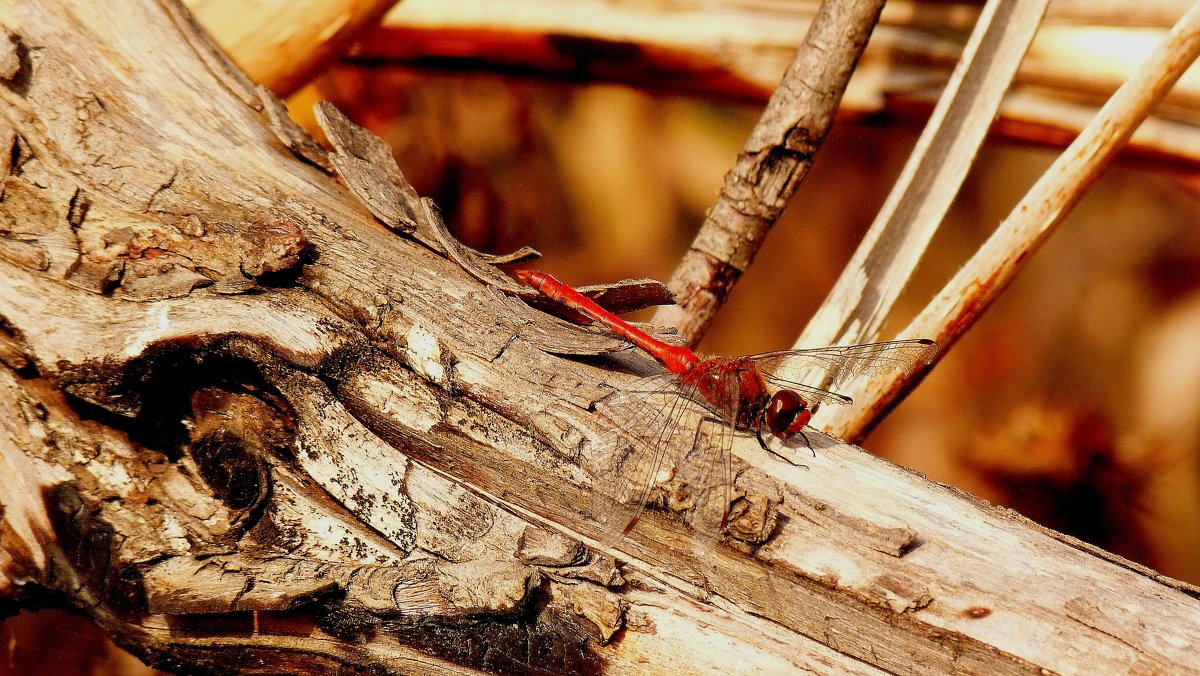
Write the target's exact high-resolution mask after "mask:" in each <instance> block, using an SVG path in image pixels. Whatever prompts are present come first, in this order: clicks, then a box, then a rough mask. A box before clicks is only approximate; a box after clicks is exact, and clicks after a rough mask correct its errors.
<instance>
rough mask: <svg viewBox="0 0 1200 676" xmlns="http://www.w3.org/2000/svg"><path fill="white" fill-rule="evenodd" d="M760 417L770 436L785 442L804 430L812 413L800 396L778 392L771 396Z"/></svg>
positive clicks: (789, 391) (791, 392) (782, 391)
mask: <svg viewBox="0 0 1200 676" xmlns="http://www.w3.org/2000/svg"><path fill="white" fill-rule="evenodd" d="M762 417H763V423H765V424H766V427H767V429H768V430H770V432H771V434H773V435H775V436H777V437H779V438H780V439H783V440H784V441H787V440H788V439H791V438H792V437H793V436H795V435H796V433H797V432H799V431H800V430H802V429H804V426H805V425H807V424H808V421H809V420H810V419H811V418H812V411H810V410H809V408H808V402H806V401H804V399H803V398H802V397H801V396H800V395H798V394H796V393H795V392H793V391H791V390H779V391H778V392H776V393H775V394H773V395H771V400H770V401H769V402H767V407H766V408H765V409H763V413H762Z"/></svg>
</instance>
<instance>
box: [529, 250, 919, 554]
mask: <svg viewBox="0 0 1200 676" xmlns="http://www.w3.org/2000/svg"><path fill="white" fill-rule="evenodd" d="M515 274H516V276H517V278H518V279H520V280H521V281H522V282H524V283H526V284H528V285H529V286H531V287H533V288H534V289H536V290H537V291H538V292H540V293H541V294H542V295H544V296H547V297H548V298H550V299H552V300H554V301H557V302H558V303H560V304H562V305H564V306H566V307H568V308H570V309H571V310H574V311H575V312H577V313H579V314H581V315H583V316H584V317H587V318H588V319H591V320H593V321H596V322H599V323H601V324H603V325H604V326H606V327H608V328H609V329H611V330H612V331H614V332H615V333H617V334H619V335H621V336H623V337H624V338H626V339H628V340H629V341H630V342H632V343H633V344H635V345H637V346H638V347H640V348H641V349H643V350H645V351H646V352H647V353H649V354H650V355H651V356H653V357H654V358H655V359H656V360H658V361H659V362H660V363H661V364H662V365H663V366H664V367H666V369H667V373H664V374H660V375H656V376H650V377H648V378H644V379H643V380H641V381H639V382H638V383H636V384H635V385H634V386H633V387H632V388H629V389H626V390H621V391H618V392H616V393H614V394H613V395H610V396H609V397H606V398H605V399H603V400H601V401H599V402H597V409H598V410H599V411H600V413H601V414H603V415H604V416H605V417H607V418H608V419H609V420H610V421H611V422H612V423H613V425H614V427H615V428H616V429H617V430H618V431H619V432H620V433H621V434H622V436H624V437H625V438H626V439H627V440H628V441H629V444H628V445H627V448H626V449H625V453H624V455H623V456H621V457H620V458H619V459H618V460H617V461H616V462H614V463H612V467H611V468H609V469H607V470H604V471H601V472H599V476H597V477H596V478H595V481H596V486H595V487H594V492H595V493H596V494H597V498H598V499H597V501H596V508H595V509H594V510H593V511H594V512H595V514H594V516H595V517H596V518H597V520H598V521H600V523H601V524H602V525H604V526H605V529H606V536H607V537H606V538H605V539H606V540H607V541H608V542H610V543H611V542H615V541H616V540H618V539H620V538H621V537H623V536H625V535H628V534H629V532H630V531H632V530H633V528H634V526H636V525H637V522H638V518H639V517H640V516H641V513H642V510H643V509H645V506H646V503H647V502H648V501H649V500H650V497H651V493H652V491H653V489H654V486H655V485H656V484H657V483H658V482H659V481H660V480H661V479H662V477H660V473H662V472H671V473H673V474H674V477H675V478H677V479H679V480H680V481H681V482H682V483H684V484H686V485H688V486H689V487H690V489H691V490H690V494H691V499H692V500H693V501H694V502H693V504H690V505H689V507H690V511H691V524H692V527H693V528H695V529H696V530H697V531H698V532H700V533H701V534H702V535H703V536H705V540H706V541H707V542H709V543H711V542H715V540H716V539H718V538H719V537H720V535H721V533H722V532H724V530H725V527H726V526H727V525H728V524H729V517H730V506H731V502H732V495H731V490H732V484H733V481H732V479H733V477H732V475H731V470H730V447H731V446H732V444H733V438H734V434H735V431H747V432H749V431H753V432H754V434H755V436H756V437H757V439H758V443H759V445H761V446H762V447H763V448H764V449H765V450H768V451H771V452H773V453H776V454H779V455H781V456H782V457H784V458H785V459H786V458H787V456H786V455H784V454H783V453H781V452H780V449H778V448H772V446H771V442H775V443H776V445H777V446H778V445H780V444H782V445H787V444H788V443H789V442H791V441H792V440H793V438H794V437H795V436H796V435H800V437H801V438H803V439H804V441H805V445H806V446H808V448H809V449H811V448H812V445H811V444H809V443H808V438H807V437H806V436H805V435H804V432H803V429H804V426H805V425H807V424H808V422H809V420H810V419H811V418H812V415H813V407H814V406H817V405H819V404H849V403H852V402H851V399H850V398H849V397H846V396H843V395H840V394H837V393H835V392H831V391H829V390H826V389H822V388H820V387H813V386H810V385H804V384H803V383H801V382H799V379H800V378H809V377H814V375H815V377H816V378H819V379H820V382H821V383H822V384H823V385H825V386H826V387H836V386H837V385H838V384H840V383H842V382H845V381H847V380H849V379H851V378H853V377H855V376H858V375H863V374H870V375H873V374H877V373H885V372H890V371H900V372H905V373H908V372H912V371H915V370H916V369H919V368H922V367H924V366H926V365H928V364H929V363H930V362H931V361H933V357H934V355H936V354H937V350H938V346H937V343H934V342H933V341H932V340H923V339H919V340H896V341H891V342H886V343H868V344H863V345H842V346H835V347H822V348H815V349H808V350H781V351H778V352H765V353H762V354H755V355H748V356H743V357H701V356H699V355H697V354H696V353H695V352H693V351H691V350H689V349H687V348H686V347H680V346H677V345H671V344H669V343H665V342H663V341H661V340H658V339H656V338H654V337H652V336H650V335H649V334H647V333H645V332H644V331H641V330H640V329H638V328H637V327H635V326H632V325H630V324H629V323H628V322H625V321H624V320H622V319H621V318H619V317H617V316H616V315H614V314H612V313H611V312H609V311H607V310H605V309H604V308H602V307H600V306H599V305H597V304H596V303H595V302H594V301H592V300H591V299H590V298H588V297H586V296H584V295H583V294H581V293H579V292H578V291H576V290H575V289H573V288H571V287H570V286H568V285H566V284H564V283H563V282H560V281H559V280H557V279H555V278H554V277H552V276H550V275H548V274H545V273H542V272H534V271H532V270H518V271H517V272H516V273H515ZM810 382H815V381H810ZM672 454H673V455H672Z"/></svg>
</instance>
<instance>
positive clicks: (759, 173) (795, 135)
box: [654, 0, 883, 345]
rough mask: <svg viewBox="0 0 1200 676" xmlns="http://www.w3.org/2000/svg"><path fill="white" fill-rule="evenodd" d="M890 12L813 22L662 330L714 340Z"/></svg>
mask: <svg viewBox="0 0 1200 676" xmlns="http://www.w3.org/2000/svg"><path fill="white" fill-rule="evenodd" d="M882 8H883V2H880V1H877V0H855V1H854V2H836V1H834V0H829V1H827V2H825V3H824V4H822V6H821V11H820V12H819V13H818V14H817V16H816V17H815V18H814V19H813V22H812V25H811V26H810V27H809V30H808V34H807V35H806V36H805V38H804V43H803V44H802V45H801V46H800V49H799V51H797V53H796V58H795V59H794V60H793V61H792V64H791V66H789V67H788V70H787V73H785V74H784V76H783V81H782V82H781V83H780V85H779V88H778V89H776V90H775V93H774V94H772V95H771V100H770V101H769V102H768V103H767V107H766V110H764V111H763V114H762V117H761V118H759V121H758V124H756V125H755V127H754V131H752V132H751V133H750V138H749V139H747V140H746V145H745V146H744V147H743V149H742V152H741V153H739V154H738V158H737V161H736V163H735V164H734V167H733V168H732V169H730V170H729V172H728V173H727V174H725V182H724V185H723V186H722V188H721V194H720V196H719V197H718V198H717V203H716V204H715V205H713V208H712V209H711V210H709V212H708V215H707V216H706V217H705V219H704V223H703V225H701V226H700V232H699V233H697V234H696V238H695V240H693V242H692V245H691V247H690V248H689V249H688V251H687V253H685V254H684V257H683V260H682V261H680V263H679V265H678V266H677V267H676V268H675V272H674V274H673V275H672V276H671V281H670V283H669V286H670V287H671V290H672V291H674V292H675V294H676V301H677V303H678V304H677V305H675V306H667V307H663V308H661V309H659V311H658V312H657V313H656V314H655V317H654V320H655V322H656V323H658V324H661V325H666V326H672V327H675V328H677V329H678V330H679V333H680V336H681V337H682V338H683V340H684V342H685V343H687V344H688V345H695V344H696V343H697V342H699V340H700V338H701V337H702V336H703V335H704V331H705V329H707V328H708V324H709V323H710V322H711V321H712V319H713V317H714V316H715V315H716V311H717V309H719V308H720V306H721V303H722V302H724V300H725V297H726V296H727V295H728V294H729V291H730V290H731V289H732V288H733V285H734V284H735V283H736V282H737V280H738V278H739V277H740V276H741V274H742V272H743V271H745V270H746V268H747V267H749V265H750V262H751V261H752V260H754V255H755V253H757V252H758V248H759V247H760V246H762V242H763V239H764V238H766V236H767V233H768V232H769V231H770V229H771V226H773V225H774V224H775V220H776V219H777V218H779V215H780V214H781V213H783V209H784V207H785V206H787V203H788V200H789V199H790V198H791V196H792V193H793V192H794V191H795V190H796V186H797V185H799V183H800V181H801V179H803V178H804V175H805V174H806V173H807V172H808V168H809V167H810V166H811V164H812V156H813V154H814V153H815V152H816V151H817V149H818V148H819V147H820V146H821V143H822V142H823V141H824V140H825V135H826V134H827V133H828V132H829V128H830V127H831V126H832V124H833V117H834V113H835V112H836V111H837V108H838V105H839V103H840V102H841V100H842V93H843V92H844V91H845V89H846V83H847V82H849V80H850V75H851V73H853V72H854V66H855V65H856V64H857V63H858V58H859V56H861V55H862V51H863V49H864V48H865V47H866V44H867V38H868V37H870V35H871V30H872V29H873V28H874V27H875V22H876V21H877V20H878V19H879V12H880V11H881V10H882Z"/></svg>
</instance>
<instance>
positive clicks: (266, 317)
mask: <svg viewBox="0 0 1200 676" xmlns="http://www.w3.org/2000/svg"><path fill="white" fill-rule="evenodd" d="M131 21H136V22H137V25H138V27H139V30H138V31H137V33H136V35H137V36H139V37H138V38H137V39H132V38H131V37H130V36H131V35H133V33H131V31H129V30H128V27H129V25H130V22H131ZM0 23H2V24H3V27H4V29H5V36H6V38H5V42H4V44H6V45H7V50H0V66H3V64H9V65H8V66H3V72H0V79H2V83H0V139H3V143H4V148H5V149H6V150H7V152H5V153H0V158H4V164H3V166H2V168H3V170H4V171H3V176H4V183H3V187H4V192H3V200H0V320H2V323H0V329H2V330H0V356H2V357H3V360H4V367H3V368H0V469H2V470H3V471H0V505H2V506H3V514H2V517H3V521H2V522H0V604H3V605H2V606H0V607H2V608H3V609H4V611H6V612H8V611H12V610H14V609H16V608H24V607H34V606H36V605H46V604H63V605H70V606H73V607H75V608H78V609H79V610H81V611H83V612H85V613H87V614H88V615H90V616H91V617H93V618H94V619H95V620H96V621H97V622H99V623H100V624H101V626H103V627H104V628H105V630H106V631H108V632H109V633H110V634H112V635H113V636H114V637H116V638H117V639H118V640H119V642H120V643H122V644H123V645H124V646H126V647H128V648H130V649H132V650H133V651H134V652H136V653H137V654H139V655H141V656H142V657H143V658H145V659H147V660H149V661H151V662H153V663H155V664H158V665H161V666H163V667H165V668H169V669H180V670H187V671H211V672H218V673H225V672H227V671H228V669H229V666H230V665H237V666H238V667H239V668H241V669H243V670H245V671H254V670H259V671H263V672H270V673H279V672H288V673H326V672H329V671H332V670H334V669H337V668H341V667H345V668H347V669H351V668H352V669H355V670H362V671H367V670H383V671H387V672H394V673H433V672H438V673H449V672H454V673H462V672H463V671H466V670H468V669H479V670H491V671H543V672H554V673H563V672H573V671H584V670H598V669H610V670H617V671H625V672H634V671H645V670H647V669H650V670H655V669H657V670H666V669H680V668H682V669H693V670H697V671H701V670H708V671H718V670H723V671H729V670H737V671H751V670H755V669H758V670H761V671H765V672H772V673H778V672H781V671H785V670H789V669H798V670H804V669H807V670H810V671H814V672H820V673H838V672H855V673H861V672H862V671H863V670H870V669H872V668H877V669H882V670H887V671H893V672H899V673H917V672H945V671H951V670H963V671H975V672H984V673H1035V672H1038V671H1040V670H1042V669H1049V670H1054V671H1082V670H1087V669H1093V668H1096V666H1097V665H1103V666H1104V667H1105V668H1106V669H1108V670H1112V671H1120V670H1125V671H1128V670H1135V669H1141V670H1150V671H1159V672H1172V671H1183V670H1185V669H1187V668H1189V667H1190V666H1191V660H1192V658H1193V655H1192V649H1191V646H1193V645H1196V643H1197V642H1198V641H1200V621H1198V620H1197V617H1200V612H1197V610H1198V609H1200V601H1197V596H1200V593H1198V592H1197V590H1196V589H1194V588H1192V587H1189V586H1187V585H1184V584H1182V583H1179V582H1175V581H1172V580H1169V579H1164V578H1162V577H1160V576H1158V575H1157V574H1155V573H1153V572H1152V571H1148V570H1145V569H1143V568H1140V567H1138V566H1136V565H1134V564H1131V563H1129V562H1126V561H1123V560H1120V559H1117V558H1116V557H1112V556H1111V555H1107V554H1105V553H1103V552H1099V551H1097V550H1094V549H1092V548H1090V547H1088V546H1086V545H1084V544H1082V543H1079V542H1077V541H1075V540H1072V539H1070V538H1066V537H1064V536H1061V535H1058V534H1055V533H1052V532H1049V531H1046V530H1044V529H1041V528H1039V527H1037V526H1035V525H1033V524H1030V523H1029V522H1027V521H1026V520H1024V519H1022V518H1020V517H1017V516H1016V515H1014V514H1012V513H1011V512H1008V511H1006V510H1001V509H997V508H994V507H992V506H990V505H986V504H983V503H981V502H979V501H976V500H974V499H972V498H970V497H968V496H965V495H962V494H960V493H957V492H955V491H953V490H951V489H947V488H945V487H941V486H937V485H934V484H931V483H929V482H927V481H925V480H923V479H921V478H920V477H917V476H915V475H913V474H912V473H910V472H907V471H905V470H903V469H900V468H897V467H895V466H893V465H891V464H889V463H887V462H885V461H882V460H879V459H876V458H873V457H871V456H869V455H867V454H865V453H862V452H861V451H859V450H857V449H854V448H852V447H848V446H845V445H842V444H839V443H837V442H834V441H833V440H831V439H828V438H827V437H823V436H820V435H812V439H813V441H814V444H815V446H816V456H815V457H814V458H812V459H811V460H808V461H807V465H808V466H807V467H797V466H794V465H790V464H788V463H785V462H783V461H782V460H779V459H777V458H775V457H774V456H768V455H767V454H766V453H764V452H763V451H761V449H759V447H758V446H757V444H756V443H755V442H754V441H753V440H746V439H738V440H737V443H736V446H735V452H736V453H737V456H738V458H737V460H736V472H737V495H736V498H737V499H736V502H735V503H734V505H733V506H734V513H735V519H734V520H733V522H732V523H731V524H730V528H729V534H728V535H727V536H726V538H725V539H724V541H723V542H721V543H720V544H718V545H717V546H716V548H715V549H714V550H713V551H712V552H711V553H707V554H701V553H697V551H696V550H695V549H694V548H693V547H692V545H691V538H690V532H689V530H688V528H687V526H686V525H685V524H684V523H683V521H685V520H686V518H687V516H688V510H689V508H690V505H691V504H693V500H694V498H695V497H696V495H695V493H696V491H697V490H702V489H697V488H695V487H689V486H687V485H683V484H680V483H679V482H678V481H674V480H673V479H672V478H671V477H663V484H662V485H661V486H659V487H658V488H659V490H657V491H656V493H655V496H654V498H655V508H654V509H652V510H650V511H649V512H648V513H647V514H646V516H645V517H644V518H643V521H642V523H641V524H640V525H639V527H638V529H636V530H635V531H634V532H633V533H632V535H631V537H630V538H629V539H627V540H625V541H622V542H621V543H620V544H619V547H618V549H619V550H620V551H605V550H604V548H602V547H595V546H590V545H592V544H593V543H592V540H591V536H594V535H596V534H597V532H598V528H597V526H596V525H595V524H594V522H593V520H592V519H591V518H590V516H589V515H588V514H587V513H586V507H584V506H585V505H588V504H590V500H589V490H590V475H591V473H592V472H594V471H595V470H596V468H598V467H605V466H606V464H609V463H612V462H613V461H614V457H613V456H614V455H615V454H618V453H619V450H620V449H619V443H618V442H617V441H616V440H615V439H614V436H615V435H613V434H612V431H611V429H609V428H608V427H607V426H606V424H605V422H604V420H603V419H602V417H600V416H599V415H597V414H596V413H595V412H593V411H592V409H591V405H592V404H593V403H594V402H595V401H596V400H597V399H598V398H600V397H602V396H604V395H605V394H606V393H608V392H610V391H611V390H612V388H614V387H621V386H624V385H628V384H629V383H630V382H631V379H632V378H633V376H630V375H626V373H625V372H626V371H628V370H636V367H638V366H639V364H637V363H634V362H636V357H635V356H631V355H620V356H619V357H618V358H613V359H607V360H605V359H603V358H592V359H587V360H578V359H571V358H566V357H560V356H556V355H557V354H564V353H567V352H568V351H575V352H577V353H582V354H590V355H594V354H597V353H603V352H605V351H606V350H614V349H617V348H619V347H620V344H619V343H617V342H616V341H615V340H614V339H612V338H611V337H609V336H607V335H605V334H603V333H600V332H597V331H591V330H587V329H583V328H579V327H573V326H571V325H569V324H566V323H563V322H559V321H558V320H554V319H551V318H550V317H548V316H547V315H545V314H544V313H543V312H541V311H539V310H536V309H533V308H530V307H529V306H527V305H526V304H524V303H523V302H521V301H519V300H517V299H515V298H513V297H510V296H507V295H504V294H502V293H499V292H498V291H497V290H496V288H494V287H492V286H489V285H488V284H485V283H484V282H482V281H480V278H481V277H487V276H488V274H489V273H487V272H486V271H485V270H486V268H482V267H480V266H484V265H487V264H488V261H487V260H486V259H480V258H475V257H474V256H473V255H472V254H471V253H470V252H469V251H465V252H464V251H459V252H457V258H458V260H452V254H451V252H450V251H447V250H445V249H444V248H443V249H439V248H438V247H437V246H436V245H435V244H428V243H424V242H423V240H420V238H422V237H426V236H428V237H432V238H433V239H432V240H431V241H433V242H435V243H436V241H438V238H439V237H440V234H439V231H438V226H439V223H438V222H437V218H436V212H435V211H434V210H433V209H432V207H431V206H430V205H429V203H428V202H426V201H425V200H422V199H420V198H419V197H418V196H416V194H415V192H413V190H412V187H411V186H410V185H408V184H407V183H406V182H404V181H403V177H402V176H398V175H394V174H393V173H392V166H391V165H390V164H389V163H388V162H387V161H386V159H384V158H381V157H378V156H377V155H376V153H377V151H378V145H377V144H376V142H375V141H372V140H371V139H370V138H369V137H366V136H362V135H359V134H358V133H357V132H355V130H354V129H353V128H352V127H349V126H342V127H341V128H340V129H338V130H337V131H341V132H347V136H344V137H341V139H340V140H339V141H338V142H337V143H336V144H335V148H334V150H333V151H332V152H333V153H335V157H326V158H325V159H327V160H329V161H328V165H329V166H332V167H336V168H339V171H342V170H345V173H340V174H339V176H340V179H338V180H341V181H344V182H345V184H346V185H350V186H352V187H353V188H354V190H353V191H351V190H350V189H348V188H347V187H344V186H343V185H341V184H339V183H338V182H337V180H335V179H334V178H332V177H330V176H329V175H328V174H326V173H325V172H324V171H323V170H322V169H319V168H318V166H324V164H325V163H323V162H321V161H320V156H321V154H322V153H325V152H329V151H324V150H321V151H320V152H316V151H317V150H319V149H318V148H316V147H315V146H313V145H312V144H311V140H310V139H303V138H297V136H296V133H295V130H291V132H288V131H287V130H286V124H283V123H282V122H283V121H282V120H280V119H279V118H278V115H277V114H276V115H275V116H274V117H275V119H274V120H272V114H271V112H270V111H271V102H270V99H267V101H266V104H265V105H264V101H263V99H262V98H260V95H261V92H260V91H256V90H255V88H253V87H252V86H250V85H249V83H247V82H246V81H245V79H244V78H243V77H242V76H241V74H240V73H239V72H238V71H236V70H235V69H233V68H232V67H231V66H230V65H229V63H228V62H227V61H225V60H224V59H223V57H222V56H221V55H220V53H219V52H217V51H215V50H214V49H213V47H212V46H211V43H209V42H208V41H207V40H206V39H205V38H204V36H203V35H202V34H201V33H199V32H198V31H197V30H196V29H195V27H194V26H193V25H192V24H191V22H190V21H189V20H188V17H187V16H186V14H184V13H182V12H181V11H180V10H179V9H178V7H177V6H175V5H173V4H170V3H161V4H158V3H154V2H150V1H149V0H145V1H142V2H137V1H134V0H130V1H128V2H124V3H119V4H117V6H114V5H113V4H109V3H105V4H101V3H92V2H85V1H83V0H80V1H79V2H74V3H71V2H65V1H64V2H53V1H52V0H41V1H36V2H31V1H29V0H23V1H21V2H17V1H15V0H5V1H4V2H0ZM6 55H7V57H11V58H6ZM326 112H329V111H326ZM275 113H278V111H275ZM325 120H326V123H327V125H328V126H327V133H328V132H329V131H330V130H331V129H334V125H337V124H341V123H339V122H337V121H336V120H335V118H334V117H333V116H326V117H325ZM280 130H282V131H280ZM359 131H361V130H359ZM277 132H278V133H277ZM332 136H334V135H332V134H331V137H332ZM289 148H293V149H295V150H294V152H297V153H303V155H304V158H305V159H300V157H299V156H297V155H294V154H293V152H292V151H289ZM360 198H361V199H360ZM363 200H365V203H364V201H363ZM368 205H369V207H368ZM375 213H377V214H380V217H379V218H380V220H377V219H376V216H375V215H373V214H375ZM392 219H394V220H395V222H386V223H385V225H387V226H389V227H384V225H381V220H382V221H388V220H392ZM406 219H407V220H410V221H411V224H410V225H411V226H412V227H411V228H409V227H405V221H406ZM400 231H404V232H406V233H407V234H404V235H401V234H398V232H400ZM422 233H424V234H422ZM467 267H472V268H476V267H477V268H479V269H472V270H470V271H468V270H467V269H466V268H467ZM618 364H622V365H623V366H624V367H626V368H624V369H618V368H613V367H614V366H616V365H618ZM614 556H616V557H619V558H620V563H618V562H617V561H616V560H615V559H614Z"/></svg>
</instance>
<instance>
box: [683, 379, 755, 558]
mask: <svg viewBox="0 0 1200 676" xmlns="http://www.w3.org/2000/svg"><path fill="white" fill-rule="evenodd" d="M714 394H715V399H716V401H714V402H712V411H711V412H712V413H716V414H717V415H710V416H708V417H706V418H705V419H703V420H701V421H698V423H699V424H698V425H697V427H696V429H695V435H694V438H693V441H692V444H691V446H690V449H689V451H688V456H687V457H686V458H684V459H683V462H682V463H681V468H682V469H681V478H682V479H683V480H684V482H686V483H687V484H688V488H689V493H690V495H691V499H692V500H693V501H694V504H693V505H692V508H691V518H690V522H691V526H692V529H693V530H694V531H695V536H694V541H695V548H696V553H697V554H700V555H704V554H707V553H708V552H709V551H711V550H712V548H713V547H714V546H715V545H716V543H717V541H718V540H720V539H721V535H722V533H724V532H725V528H726V526H728V525H729V513H730V505H731V503H732V502H733V471H732V467H731V464H730V463H731V460H730V449H731V448H732V447H733V438H734V436H735V435H736V430H737V421H738V412H739V407H740V406H741V398H740V396H739V395H740V392H739V387H738V379H737V377H736V375H735V374H732V373H730V374H724V376H723V377H722V378H721V382H720V384H719V385H718V387H717V388H716V391H715V393H714Z"/></svg>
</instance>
